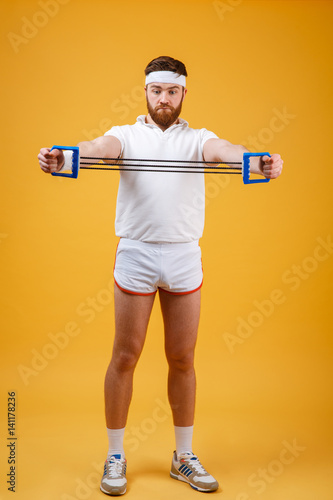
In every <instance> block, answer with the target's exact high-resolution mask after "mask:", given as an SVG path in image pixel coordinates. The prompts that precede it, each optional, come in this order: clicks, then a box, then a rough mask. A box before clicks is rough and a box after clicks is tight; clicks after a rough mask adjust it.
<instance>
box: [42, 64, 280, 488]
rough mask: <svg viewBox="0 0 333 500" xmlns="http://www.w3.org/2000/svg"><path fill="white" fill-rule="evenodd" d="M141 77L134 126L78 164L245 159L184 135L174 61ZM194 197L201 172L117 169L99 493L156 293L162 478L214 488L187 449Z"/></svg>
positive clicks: (109, 136) (120, 454) (121, 457)
mask: <svg viewBox="0 0 333 500" xmlns="http://www.w3.org/2000/svg"><path fill="white" fill-rule="evenodd" d="M145 75H146V86H145V92H146V98H147V107H148V114H147V115H141V116H139V117H138V118H137V122H136V123H135V124H134V125H124V126H115V127H112V128H111V130H109V131H108V132H106V134H105V135H104V136H103V137H99V138H97V139H94V140H93V141H87V142H80V143H79V144H78V147H79V152H80V156H82V157H98V158H117V159H119V165H120V168H121V164H122V159H126V161H128V160H132V164H134V165H135V164H136V159H143V160H146V161H147V160H148V161H149V160H151V162H152V164H154V161H155V163H156V160H158V161H166V160H177V161H182V160H183V161H201V162H203V161H206V162H216V163H221V162H224V163H228V162H241V161H242V158H243V153H244V152H246V151H248V150H247V149H246V148H245V147H243V146H240V145H233V144H231V143H230V142H228V141H226V140H224V139H220V138H218V137H217V135H216V134H214V133H213V132H210V131H208V130H206V129H204V128H202V129H192V128H190V127H189V125H188V123H187V122H186V121H185V120H183V119H181V118H180V113H181V109H182V103H183V101H184V99H185V96H186V93H187V89H186V77H187V71H186V68H185V65H184V64H183V63H182V62H181V61H178V60H176V59H173V58H171V57H167V56H165V57H158V58H157V59H154V60H153V61H151V62H150V63H149V64H148V65H147V67H146V69H145ZM38 158H39V163H40V167H41V169H42V170H43V171H44V172H47V173H52V172H59V170H61V169H62V168H64V167H66V162H65V156H64V154H63V152H62V151H61V150H57V149H55V150H52V151H50V149H49V148H42V149H41V151H40V153H39V155H38ZM66 161H67V160H66ZM124 163H125V162H124ZM139 163H140V162H139V161H137V168H138V169H139V168H140V164H139ZM282 163H283V161H282V160H281V157H280V155H278V154H274V155H272V156H271V157H268V156H265V157H257V158H255V159H253V162H252V164H251V172H253V173H257V174H261V175H263V176H265V177H266V178H270V179H274V178H276V177H278V176H279V175H280V174H281V171H282ZM148 164H149V162H148ZM204 193H205V184H204V175H203V174H201V173H184V174H182V173H177V174H176V173H166V172H158V173H154V174H151V173H150V172H146V171H142V172H140V171H136V172H130V171H127V170H124V171H120V182H119V190H118V197H117V207H116V221H115V229H116V235H117V236H118V237H119V244H118V247H117V253H116V260H115V266H114V279H115V292H114V304H115V338H114V346H113V353H112V358H111V362H110V365H109V367H108V370H107V373H106V377H105V414H106V426H107V434H108V439H109V450H108V455H107V460H106V462H105V467H104V475H103V478H102V482H101V490H102V491H103V492H104V493H106V494H108V495H122V494H124V493H125V492H126V485H127V480H126V466H127V462H126V458H125V451H124V447H123V440H124V433H125V427H126V422H127V416H128V411H129V406H130V401H131V397H132V388H133V375H134V370H135V367H136V365H137V362H138V360H139V358H140V354H141V352H142V349H143V345H144V342H145V338H146V332H147V327H148V323H149V318H150V314H151V310H152V307H153V303H154V299H155V296H156V293H157V292H158V293H159V299H160V305H161V310H162V316H163V321H164V337H165V354H166V359H167V362H168V366H169V373H168V397H169V402H170V406H171V409H172V414H173V424H174V430H175V442H176V446H175V447H176V450H175V451H174V453H173V456H172V462H171V471H170V475H171V477H172V478H174V479H177V480H180V481H183V482H186V483H188V484H189V485H190V486H191V487H192V488H194V489H196V490H198V491H203V492H209V491H215V490H216V489H217V488H218V482H217V481H216V479H215V478H214V477H212V476H211V475H210V474H209V473H208V472H207V471H206V470H205V469H204V467H203V466H202V464H201V463H200V461H199V459H198V457H197V456H196V455H195V454H194V453H193V450H192V436H193V424H194V410H195V392H196V378H195V370H194V351H195V345H196V340H197V333H198V325H199V316H200V300H201V295H200V293H201V290H200V289H201V285H202V279H203V273H202V264H201V250H200V246H199V240H200V238H201V236H202V233H203V229H204V207H203V206H202V204H200V206H199V205H198V203H197V202H196V200H198V199H204ZM198 197H199V198H198Z"/></svg>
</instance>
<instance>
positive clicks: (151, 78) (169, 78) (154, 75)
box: [146, 71, 186, 87]
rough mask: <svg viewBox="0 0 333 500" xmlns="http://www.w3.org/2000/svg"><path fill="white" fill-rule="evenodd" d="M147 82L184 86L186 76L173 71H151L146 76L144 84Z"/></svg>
mask: <svg viewBox="0 0 333 500" xmlns="http://www.w3.org/2000/svg"><path fill="white" fill-rule="evenodd" d="M149 83H174V84H176V85H181V86H182V87H186V78H185V76H184V75H179V74H178V73H174V72H173V71H152V72H151V73H149V74H148V75H147V76H146V85H148V84H149Z"/></svg>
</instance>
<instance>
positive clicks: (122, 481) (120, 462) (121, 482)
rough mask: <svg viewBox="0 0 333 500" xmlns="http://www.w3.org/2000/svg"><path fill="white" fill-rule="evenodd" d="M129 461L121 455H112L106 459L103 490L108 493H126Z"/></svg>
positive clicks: (102, 483)
mask: <svg viewBox="0 0 333 500" xmlns="http://www.w3.org/2000/svg"><path fill="white" fill-rule="evenodd" d="M126 467H127V461H126V460H125V459H124V458H121V455H111V457H108V458H107V459H106V460H105V464H104V474H103V477H102V481H101V491H103V493H106V494H107V495H114V496H117V495H123V494H124V493H126V486H127V479H126Z"/></svg>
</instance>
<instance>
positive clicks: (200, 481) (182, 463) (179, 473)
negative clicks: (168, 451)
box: [170, 452, 219, 492]
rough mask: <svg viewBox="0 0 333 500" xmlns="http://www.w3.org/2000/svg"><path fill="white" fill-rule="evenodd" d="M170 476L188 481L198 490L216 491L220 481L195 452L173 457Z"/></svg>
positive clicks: (175, 454)
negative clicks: (203, 464)
mask: <svg viewBox="0 0 333 500" xmlns="http://www.w3.org/2000/svg"><path fill="white" fill-rule="evenodd" d="M170 476H171V477H173V478H174V479H178V480H179V481H184V482H185V483H188V484H189V485H190V486H192V488H194V489H195V490H198V491H204V492H208V491H215V490H217V488H218V487H219V483H218V482H217V481H216V479H214V478H213V476H211V475H210V474H208V472H207V471H206V470H205V469H204V468H203V466H202V465H201V463H200V461H199V459H198V457H197V456H196V455H193V453H182V454H180V455H179V456H177V453H176V452H174V454H173V457H172V464H171V471H170Z"/></svg>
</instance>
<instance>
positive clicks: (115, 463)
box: [108, 458, 123, 479]
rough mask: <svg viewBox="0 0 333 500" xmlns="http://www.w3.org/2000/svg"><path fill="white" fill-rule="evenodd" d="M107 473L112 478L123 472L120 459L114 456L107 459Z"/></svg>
mask: <svg viewBox="0 0 333 500" xmlns="http://www.w3.org/2000/svg"><path fill="white" fill-rule="evenodd" d="M108 473H109V475H110V476H111V477H112V478H113V479H115V478H117V477H119V476H120V475H121V474H122V473H123V464H122V461H121V460H116V459H114V458H111V460H108Z"/></svg>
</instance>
